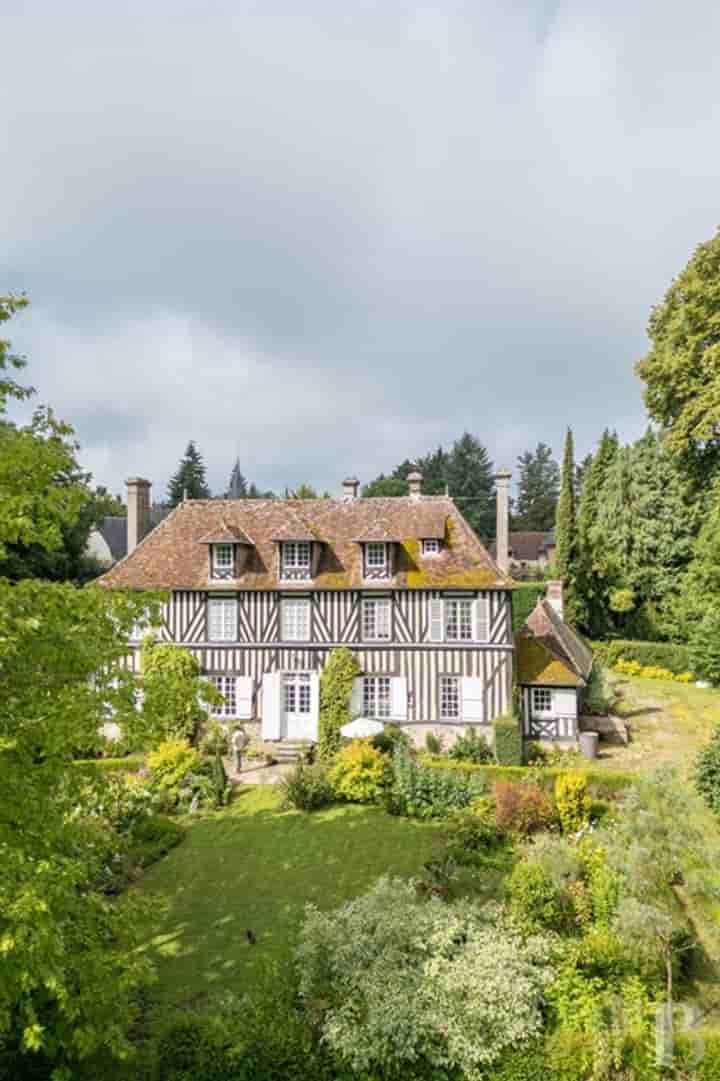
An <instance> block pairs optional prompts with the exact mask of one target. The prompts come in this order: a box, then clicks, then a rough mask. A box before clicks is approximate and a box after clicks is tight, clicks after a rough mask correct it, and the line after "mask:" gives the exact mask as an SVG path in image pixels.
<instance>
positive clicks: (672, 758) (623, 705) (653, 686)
mask: <svg viewBox="0 0 720 1081" xmlns="http://www.w3.org/2000/svg"><path fill="white" fill-rule="evenodd" d="M615 686H616V688H617V689H618V690H619V692H620V695H621V699H620V703H619V705H618V707H617V708H616V712H617V714H618V715H619V716H621V717H624V718H625V719H626V720H627V721H628V723H629V725H630V731H631V742H630V744H629V745H628V746H627V747H624V746H621V745H615V744H610V743H605V742H603V743H601V745H600V756H599V758H598V762H597V764H598V765H600V766H603V765H604V766H607V767H609V768H610V769H627V770H633V771H637V772H647V771H649V770H653V769H655V768H656V767H658V766H661V765H672V766H676V767H677V769H678V770H679V771H680V773H681V774H682V775H683V776H684V777H688V776H689V774H690V772H691V770H692V766H693V762H694V760H695V756H696V754H697V752H698V749H699V748H700V747H701V746H702V745H703V744H704V743H706V742H707V740H708V739H709V737H710V736H711V735H712V733H713V731H714V730H715V728H716V727H717V725H719V724H720V691H717V690H714V689H713V690H701V689H700V688H699V687H694V686H690V685H686V684H682V683H674V682H670V681H667V682H666V681H664V680H657V679H637V678H635V677H627V676H623V677H616V679H615Z"/></svg>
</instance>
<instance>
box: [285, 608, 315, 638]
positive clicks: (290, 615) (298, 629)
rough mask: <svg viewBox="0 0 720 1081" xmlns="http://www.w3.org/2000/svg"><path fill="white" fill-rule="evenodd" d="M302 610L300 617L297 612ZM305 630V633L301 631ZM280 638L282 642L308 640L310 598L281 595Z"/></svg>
mask: <svg viewBox="0 0 720 1081" xmlns="http://www.w3.org/2000/svg"><path fill="white" fill-rule="evenodd" d="M301 612H303V613H304V615H303V616H302V617H301V618H300V617H299V616H298V613H301ZM303 632H305V633H303ZM280 639H281V641H283V642H309V641H310V598H309V597H282V598H281V600H280Z"/></svg>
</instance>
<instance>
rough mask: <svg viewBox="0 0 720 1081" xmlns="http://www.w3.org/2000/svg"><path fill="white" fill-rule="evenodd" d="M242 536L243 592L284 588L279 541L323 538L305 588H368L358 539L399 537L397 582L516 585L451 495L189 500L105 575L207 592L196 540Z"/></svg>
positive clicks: (110, 582) (411, 585)
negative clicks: (428, 541) (427, 543)
mask: <svg viewBox="0 0 720 1081" xmlns="http://www.w3.org/2000/svg"><path fill="white" fill-rule="evenodd" d="M228 534H230V535H232V537H233V538H234V540H233V541H230V540H229V539H228ZM241 536H244V537H245V538H246V539H247V540H248V541H249V540H250V538H252V544H253V547H252V548H251V549H250V551H249V553H248V558H247V561H246V563H245V564H244V566H243V569H242V573H241V575H239V577H238V588H240V589H250V590H252V589H258V590H266V589H279V588H283V589H284V588H286V586H285V585H284V584H283V583H281V582H280V581H279V579H278V573H279V565H278V559H277V543H278V542H280V541H293V540H301V541H302V540H306V541H319V542H321V546H322V550H321V552H320V553H319V558H318V562H317V565H316V566H315V567H314V568H313V578H312V580H311V581H310V582H306V583H304V585H305V588H310V589H313V590H314V589H363V588H365V587H366V583H365V582H364V579H363V551H362V545H361V544H359V543H358V539H362V540H373V539H378V540H382V541H388V540H391V541H394V542H395V544H396V549H395V559H394V562H393V568H392V571H393V573H392V578H391V580H390V584H391V585H392V587H393V588H394V589H453V588H458V589H462V588H468V589H508V588H511V587H512V585H513V582H512V579H510V578H509V577H507V576H506V575H504V574H503V573H502V572H501V571H500V570H499V568H498V567H497V565H496V564H495V563H494V562H493V560H492V559H491V558H490V556H489V555H488V552H487V550H486V549H485V547H484V546H483V544H482V543H481V541H480V540H479V538H478V537H477V535H476V534H475V533H474V532H473V530H472V529H471V528H470V526H469V525H468V524H467V522H466V521H465V519H464V518H463V516H462V514H461V513H460V511H459V510H458V508H457V507H456V506H455V504H454V503H453V501H452V499H450V498H448V497H447V496H420V497H419V498H413V497H410V496H402V497H397V498H391V497H378V498H372V499H302V500H280V499H233V500H223V499H210V500H202V499H198V500H186V501H185V502H184V503H182V504H180V505H179V506H178V507H176V508H175V509H174V510H173V511H172V513H171V514H169V515H168V517H167V518H165V519H164V521H162V522H161V523H160V525H158V526H157V527H156V528H155V529H154V530H153V531H152V532H151V533H149V534H148V535H147V536H146V537H145V538H144V539H143V540H142V541H141V542H140V544H138V546H137V547H136V548H135V549H134V551H133V552H132V553H131V554H130V555H129V556H127V557H126V558H125V559H124V560H122V561H120V562H119V563H117V564H116V565H115V566H114V567H113V568H111V570H109V571H108V572H107V573H106V574H104V575H103V576H102V577H101V578H100V579H99V580H98V581H99V584H100V585H102V586H110V587H115V588H128V589H207V582H208V578H207V553H206V552H204V551H203V548H202V544H200V543H196V542H204V543H242V541H241V540H240V537H241ZM432 536H438V537H440V538H442V539H443V544H442V546H441V551H440V553H438V554H435V555H433V556H424V555H423V553H422V544H421V541H422V540H423V539H424V538H426V537H432ZM215 538H218V539H217V540H215Z"/></svg>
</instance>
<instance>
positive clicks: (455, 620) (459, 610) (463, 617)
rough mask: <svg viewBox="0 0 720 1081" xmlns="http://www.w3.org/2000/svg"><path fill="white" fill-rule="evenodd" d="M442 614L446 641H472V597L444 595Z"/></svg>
mask: <svg viewBox="0 0 720 1081" xmlns="http://www.w3.org/2000/svg"><path fill="white" fill-rule="evenodd" d="M444 615H445V641H446V642H472V641H473V638H474V628H473V599H472V598H471V597H446V598H445V613H444ZM451 628H452V633H451Z"/></svg>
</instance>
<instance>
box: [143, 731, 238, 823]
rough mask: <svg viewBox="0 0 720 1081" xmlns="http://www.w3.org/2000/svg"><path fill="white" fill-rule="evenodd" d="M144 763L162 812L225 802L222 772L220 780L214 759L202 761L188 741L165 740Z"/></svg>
mask: <svg viewBox="0 0 720 1081" xmlns="http://www.w3.org/2000/svg"><path fill="white" fill-rule="evenodd" d="M147 761H148V768H149V770H150V780H151V784H152V787H153V789H154V791H155V793H156V794H157V797H158V801H159V806H160V807H161V808H162V810H164V811H167V812H172V811H174V810H179V811H188V810H190V811H193V810H196V809H198V808H200V807H218V806H221V804H222V803H224V802H225V800H226V798H227V794H228V792H229V789H227V778H225V770H224V768H222V776H221V774H220V772H219V771H218V767H217V759H216V760H212V759H207V758H206V759H203V757H202V755H201V754H200V752H199V751H197V750H196V749H195V748H194V747H191V746H190V744H189V743H188V742H187V740H183V739H173V740H166V741H165V742H164V743H161V744H160V746H159V747H158V749H157V750H156V751H152V752H151V753H150V754H149V755H148V760H147ZM220 766H221V767H222V761H221V762H220ZM223 781H224V783H223Z"/></svg>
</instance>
